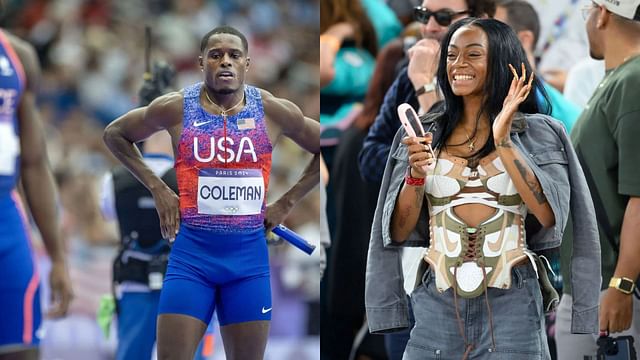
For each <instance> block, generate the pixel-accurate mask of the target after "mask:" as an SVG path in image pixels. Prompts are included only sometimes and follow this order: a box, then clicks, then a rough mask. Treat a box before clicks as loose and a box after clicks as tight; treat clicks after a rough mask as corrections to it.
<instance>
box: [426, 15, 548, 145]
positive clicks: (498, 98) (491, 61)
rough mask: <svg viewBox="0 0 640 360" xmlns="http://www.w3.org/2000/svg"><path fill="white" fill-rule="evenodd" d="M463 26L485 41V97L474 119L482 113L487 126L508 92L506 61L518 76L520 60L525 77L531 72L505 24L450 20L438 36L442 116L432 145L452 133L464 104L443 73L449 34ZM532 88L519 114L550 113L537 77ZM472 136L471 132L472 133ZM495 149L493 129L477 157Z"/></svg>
mask: <svg viewBox="0 0 640 360" xmlns="http://www.w3.org/2000/svg"><path fill="white" fill-rule="evenodd" d="M463 26H477V27H479V28H480V29H482V30H483V31H484V32H485V34H486V35H487V40H488V43H489V44H488V45H489V49H488V56H487V75H486V76H487V78H486V80H485V84H484V93H485V97H484V100H483V102H482V105H481V107H480V112H479V113H478V115H477V116H478V118H480V116H481V115H482V114H486V115H488V117H489V122H490V126H493V121H494V119H495V118H496V116H497V115H498V113H500V111H501V110H502V103H503V102H504V98H505V97H506V96H507V94H508V93H509V87H510V86H511V80H513V73H512V72H511V71H510V70H509V67H508V64H511V65H513V67H515V68H516V70H517V71H518V75H522V74H521V72H522V70H521V69H522V67H521V65H520V64H521V63H524V65H525V68H526V69H527V79H529V74H531V73H532V69H531V65H530V64H529V61H528V60H527V55H526V54H525V52H524V49H523V48H522V44H521V43H520V41H519V40H518V37H517V35H516V33H515V32H514V31H513V29H511V27H509V25H507V24H505V23H503V22H501V21H498V20H494V19H476V18H466V19H462V20H460V21H457V22H455V23H453V24H452V25H451V26H450V27H449V31H448V32H447V34H446V35H445V37H444V38H443V39H442V44H441V50H440V64H439V65H438V84H439V85H440V88H441V89H442V93H443V95H444V115H443V116H442V117H441V118H440V119H439V121H438V126H439V127H440V128H441V131H440V132H439V135H438V137H437V138H436V139H434V142H433V143H434V145H435V146H434V147H438V148H440V147H442V146H443V145H444V144H445V143H446V140H447V139H448V138H449V136H451V134H452V133H453V129H455V127H456V125H458V123H459V122H460V121H461V120H462V116H463V114H464V104H463V102H462V97H461V96H457V95H455V94H454V93H453V90H452V89H451V84H449V78H448V76H447V52H448V51H447V49H448V48H449V43H450V42H451V38H452V37H453V34H454V33H455V32H456V31H457V30H458V29H460V28H461V27H463ZM532 87H533V91H531V92H530V93H529V96H528V97H527V98H526V99H525V100H524V102H523V103H522V104H520V107H519V108H518V110H519V111H520V112H523V113H529V114H535V113H540V112H542V113H545V114H550V113H551V102H550V101H549V97H548V96H547V94H546V92H545V91H544V88H543V86H542V82H540V80H538V78H537V77H535V78H534V79H533V84H532ZM474 136H475V134H474ZM494 148H495V146H494V143H493V132H492V131H491V132H490V135H489V139H488V140H487V142H486V144H485V145H484V146H483V147H482V149H481V150H480V151H479V152H478V153H477V155H478V156H481V157H482V156H485V155H487V154H489V153H490V152H491V151H493V149H494Z"/></svg>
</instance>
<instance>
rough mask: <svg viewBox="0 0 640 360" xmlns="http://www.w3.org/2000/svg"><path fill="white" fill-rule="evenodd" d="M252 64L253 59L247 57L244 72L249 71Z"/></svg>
mask: <svg viewBox="0 0 640 360" xmlns="http://www.w3.org/2000/svg"><path fill="white" fill-rule="evenodd" d="M250 63H251V58H250V57H247V62H246V64H245V67H244V71H249V64H250Z"/></svg>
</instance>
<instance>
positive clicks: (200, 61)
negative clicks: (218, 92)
mask: <svg viewBox="0 0 640 360" xmlns="http://www.w3.org/2000/svg"><path fill="white" fill-rule="evenodd" d="M198 64H200V71H204V63H203V62H202V55H200V56H198Z"/></svg>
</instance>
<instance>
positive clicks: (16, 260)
mask: <svg viewBox="0 0 640 360" xmlns="http://www.w3.org/2000/svg"><path fill="white" fill-rule="evenodd" d="M39 76H40V67H39V65H38V60H37V58H36V55H35V52H34V50H33V48H32V47H31V46H29V45H28V44H27V43H25V42H24V41H21V40H19V39H18V38H16V37H14V36H12V35H10V34H8V33H6V32H4V31H3V30H0V274H2V275H1V276H0V278H1V279H2V281H0V360H26V359H29V360H31V359H37V358H38V344H39V342H40V338H39V334H40V332H39V331H37V330H38V328H39V327H40V322H41V314H40V291H39V284H40V279H39V274H38V269H37V265H36V261H35V259H34V257H33V251H32V248H31V243H30V239H29V230H30V229H29V223H28V221H27V219H26V216H25V211H24V207H23V206H22V204H21V201H20V197H19V196H18V192H17V190H16V188H17V184H18V179H21V180H22V185H23V187H24V195H25V198H26V200H27V203H28V205H29V208H30V209H31V213H32V215H33V219H34V220H35V222H36V225H37V226H38V229H39V230H40V233H41V234H42V240H43V242H44V244H45V247H46V249H47V253H48V254H49V256H50V257H51V265H52V266H51V274H50V276H49V281H50V286H51V295H52V296H51V298H52V300H53V302H54V303H53V308H52V309H51V311H50V313H49V315H51V316H54V317H57V316H63V315H64V314H65V313H66V312H67V309H68V307H69V302H70V301H71V298H72V292H71V281H70V280H69V273H68V270H67V263H66V260H65V255H64V250H63V245H62V241H61V236H60V232H59V228H58V213H57V210H56V188H55V184H54V181H53V176H52V174H51V169H50V168H49V162H48V159H47V151H46V147H45V141H44V131H43V129H42V124H41V123H40V119H39V118H38V113H37V111H36V106H35V93H36V88H37V86H38V78H39Z"/></svg>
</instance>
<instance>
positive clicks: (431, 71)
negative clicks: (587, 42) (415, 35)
mask: <svg viewBox="0 0 640 360" xmlns="http://www.w3.org/2000/svg"><path fill="white" fill-rule="evenodd" d="M494 13H495V1H494V0H424V1H423V2H422V4H421V5H420V6H418V7H416V8H414V11H413V16H414V19H415V20H416V22H418V23H419V24H420V26H419V27H420V35H421V36H422V39H420V40H419V41H418V42H416V43H415V44H414V45H413V46H412V47H411V48H409V50H408V51H407V54H406V57H405V58H404V60H403V61H401V63H400V64H398V66H399V67H400V68H401V70H400V71H399V73H398V75H397V77H396V79H395V81H393V83H392V84H391V86H390V87H389V89H388V90H387V92H386V95H385V97H384V100H383V101H382V104H381V105H380V110H379V112H378V115H377V116H376V119H375V120H374V123H373V125H371V127H370V128H369V133H368V134H367V137H366V138H365V140H364V145H363V148H362V151H361V152H360V154H359V167H360V173H361V175H362V177H363V178H364V179H365V180H367V181H368V182H372V183H379V182H380V180H381V179H382V174H383V172H384V163H385V160H386V159H387V156H388V155H389V149H390V147H391V142H392V140H393V136H394V135H395V132H396V130H397V129H398V127H399V126H400V120H399V119H398V115H397V113H396V108H397V107H398V105H400V104H402V103H409V104H410V105H411V106H413V107H414V108H416V109H418V108H419V109H421V112H423V113H424V112H427V111H429V110H430V109H431V107H432V106H433V105H434V104H435V103H436V102H438V100H439V99H440V96H439V95H438V92H437V85H436V83H435V81H434V79H435V73H436V69H437V66H438V56H439V54H440V44H439V43H440V40H441V39H442V38H443V37H444V34H445V33H446V32H447V29H448V26H449V25H451V24H452V23H454V22H456V21H459V20H460V19H464V18H465V17H493V15H494ZM376 71H378V69H376ZM382 71H389V69H382ZM366 102H367V99H365V103H366Z"/></svg>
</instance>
